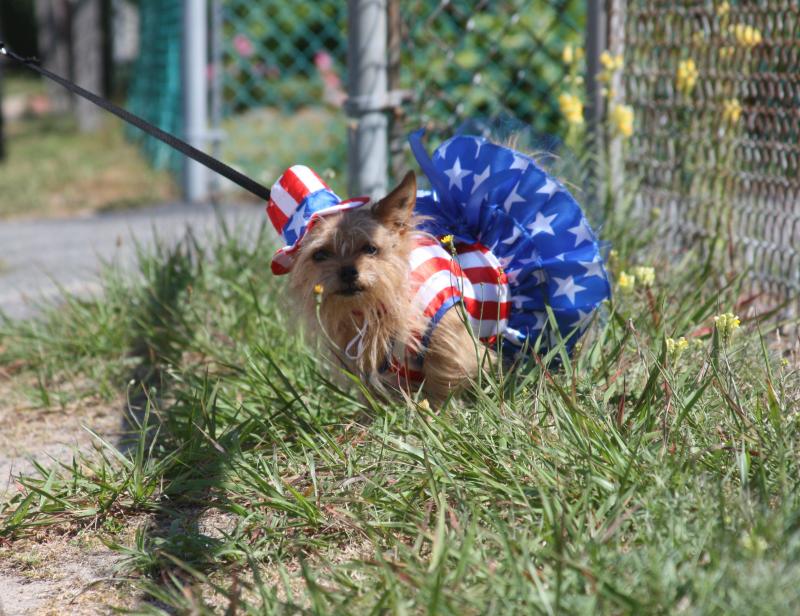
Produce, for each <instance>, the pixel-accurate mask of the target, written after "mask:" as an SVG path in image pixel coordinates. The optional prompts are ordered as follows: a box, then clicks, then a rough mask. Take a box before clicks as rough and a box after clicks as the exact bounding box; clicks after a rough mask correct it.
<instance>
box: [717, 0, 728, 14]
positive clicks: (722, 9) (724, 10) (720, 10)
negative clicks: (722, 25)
mask: <svg viewBox="0 0 800 616" xmlns="http://www.w3.org/2000/svg"><path fill="white" fill-rule="evenodd" d="M730 11H731V4H730V2H728V0H725V2H721V3H720V4H718V5H717V15H718V16H719V17H725V15H727V14H728V13H730Z"/></svg>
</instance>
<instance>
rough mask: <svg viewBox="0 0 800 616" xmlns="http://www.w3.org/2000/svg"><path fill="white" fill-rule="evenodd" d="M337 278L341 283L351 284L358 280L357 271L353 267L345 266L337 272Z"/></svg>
mask: <svg viewBox="0 0 800 616" xmlns="http://www.w3.org/2000/svg"><path fill="white" fill-rule="evenodd" d="M339 278H341V280H342V282H344V283H347V284H351V283H353V282H355V281H356V278H358V270H357V269H356V268H355V266H353V265H345V266H344V267H343V268H342V269H340V270H339Z"/></svg>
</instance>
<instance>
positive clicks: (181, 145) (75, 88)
mask: <svg viewBox="0 0 800 616" xmlns="http://www.w3.org/2000/svg"><path fill="white" fill-rule="evenodd" d="M0 55H4V56H6V57H7V58H10V59H12V60H14V61H16V62H19V63H20V64H22V65H24V66H27V67H28V68H30V69H32V70H34V71H36V72H37V73H39V74H40V75H42V76H43V77H46V78H47V79H50V80H51V81H55V82H56V83H57V84H59V85H61V86H63V87H64V88H66V89H67V90H69V91H70V92H72V93H73V94H76V95H78V96H80V97H81V98H85V99H86V100H88V101H90V102H92V103H94V104H95V105H97V106H98V107H100V108H102V109H105V110H106V111H108V112H109V113H113V114H114V115H115V116H117V117H118V118H120V119H122V120H123V121H125V122H127V123H128V124H132V125H133V126H135V127H136V128H138V129H140V130H142V131H144V132H145V133H147V134H148V135H150V136H151V137H155V138H156V139H158V140H159V141H162V142H164V143H166V144H167V145H168V146H169V147H171V148H173V149H175V150H178V151H179V152H181V153H182V154H184V155H185V156H188V157H189V158H191V159H192V160H195V161H197V162H198V163H200V164H201V165H203V166H205V167H208V168H209V169H211V170H212V171H214V172H215V173H218V174H220V175H221V176H223V177H226V178H228V179H229V180H230V181H231V182H233V183H234V184H237V185H238V186H241V187H242V188H244V189H245V190H246V191H248V192H250V193H253V194H254V195H255V196H256V197H258V198H259V199H262V200H263V201H269V189H268V188H267V187H266V186H264V185H263V184H260V183H258V182H256V181H255V180H253V179H252V178H250V177H248V176H246V175H244V174H243V173H241V172H239V171H237V170H236V169H234V168H233V167H230V166H228V165H226V164H225V163H223V162H222V161H219V160H217V159H216V158H214V157H213V156H209V155H208V154H206V153H205V152H201V151H200V150H198V149H197V148H195V147H193V146H191V145H189V144H188V143H186V142H185V141H183V140H182V139H178V138H177V137H176V136H175V135H172V134H170V133H168V132H166V131H163V130H161V129H160V128H158V127H157V126H154V125H153V124H151V123H150V122H148V121H147V120H144V119H142V118H140V117H139V116H137V115H135V114H133V113H131V112H130V111H128V110H127V109H123V108H122V107H118V106H117V105H115V104H114V103H112V102H111V101H109V100H106V99H105V98H103V97H102V96H98V95H97V94H94V93H92V92H89V90H85V89H83V88H82V87H80V86H79V85H77V84H75V83H73V82H71V81H69V80H68V79H64V78H63V77H61V76H59V75H56V74H55V73H52V72H50V71H48V70H47V69H46V68H43V67H42V66H40V65H39V61H38V60H37V59H36V58H25V57H23V56H20V55H19V54H16V53H14V52H13V51H11V50H10V49H9V48H8V47H6V46H5V44H4V43H2V42H0Z"/></svg>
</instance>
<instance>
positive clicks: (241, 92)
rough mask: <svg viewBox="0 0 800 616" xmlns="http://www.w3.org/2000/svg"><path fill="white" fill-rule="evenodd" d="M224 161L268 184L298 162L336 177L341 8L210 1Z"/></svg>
mask: <svg viewBox="0 0 800 616" xmlns="http://www.w3.org/2000/svg"><path fill="white" fill-rule="evenodd" d="M218 2H219V7H220V12H221V17H220V20H219V24H220V28H221V36H220V39H221V51H222V53H221V58H220V60H221V61H220V64H219V68H220V74H219V75H216V76H215V77H216V84H217V86H216V87H218V88H219V89H220V98H221V107H222V124H221V128H222V129H223V131H224V134H225V136H226V139H225V143H224V145H223V156H224V158H225V160H226V161H227V162H229V163H231V164H233V165H235V166H236V167H238V168H240V169H241V170H242V171H244V172H245V173H247V174H248V175H252V176H253V177H256V178H258V179H259V180H260V181H262V182H263V183H265V184H270V183H272V181H274V180H275V178H276V177H277V176H278V175H279V174H280V173H281V172H282V171H283V169H285V168H286V167H288V166H290V165H292V164H295V163H298V162H303V163H305V164H308V165H310V166H312V167H314V168H315V169H318V170H319V171H320V172H322V173H324V174H325V175H326V176H327V178H328V179H329V180H331V181H333V182H334V183H337V182H338V180H336V179H335V178H336V176H343V175H344V171H345V169H344V163H345V161H346V159H347V155H346V120H345V116H344V112H343V110H342V105H343V103H344V99H345V85H344V83H345V82H344V69H345V63H346V51H347V28H346V24H347V11H346V3H345V2H337V1H333V0H321V1H319V2H304V3H299V2H298V3H294V2H292V3H289V2H285V1H282V0H255V1H254V0H218Z"/></svg>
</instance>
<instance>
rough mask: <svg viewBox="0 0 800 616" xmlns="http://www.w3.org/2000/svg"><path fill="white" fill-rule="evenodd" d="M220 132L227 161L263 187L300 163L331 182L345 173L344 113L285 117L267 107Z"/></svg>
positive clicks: (309, 110) (319, 110)
mask: <svg viewBox="0 0 800 616" xmlns="http://www.w3.org/2000/svg"><path fill="white" fill-rule="evenodd" d="M222 130H223V131H224V132H225V135H226V138H225V142H224V146H223V151H222V158H223V160H225V161H226V162H227V163H228V164H231V165H234V166H235V167H236V168H237V169H241V170H242V171H244V173H247V174H248V175H250V176H251V177H253V178H255V179H257V180H258V181H260V182H262V183H263V184H264V185H265V186H270V185H272V183H273V182H274V181H275V180H276V179H277V178H278V177H279V176H280V174H281V173H283V171H284V170H285V169H287V168H289V167H291V166H292V165H296V164H300V163H302V164H304V165H308V166H309V167H311V168H312V169H315V170H316V171H317V172H318V173H320V174H322V175H323V176H325V178H326V179H327V180H332V179H333V178H334V177H335V176H336V173H337V172H340V173H341V172H343V171H344V168H345V161H346V158H347V152H346V150H345V143H346V136H347V133H346V118H345V116H344V113H343V112H342V111H341V110H330V109H328V108H326V107H322V106H318V107H306V108H303V109H299V110H296V111H293V112H285V111H280V110H278V109H273V108H269V107H263V108H260V109H253V110H251V111H249V112H246V113H243V114H239V115H234V116H232V117H230V118H228V119H227V120H225V121H224V122H223V124H222Z"/></svg>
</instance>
